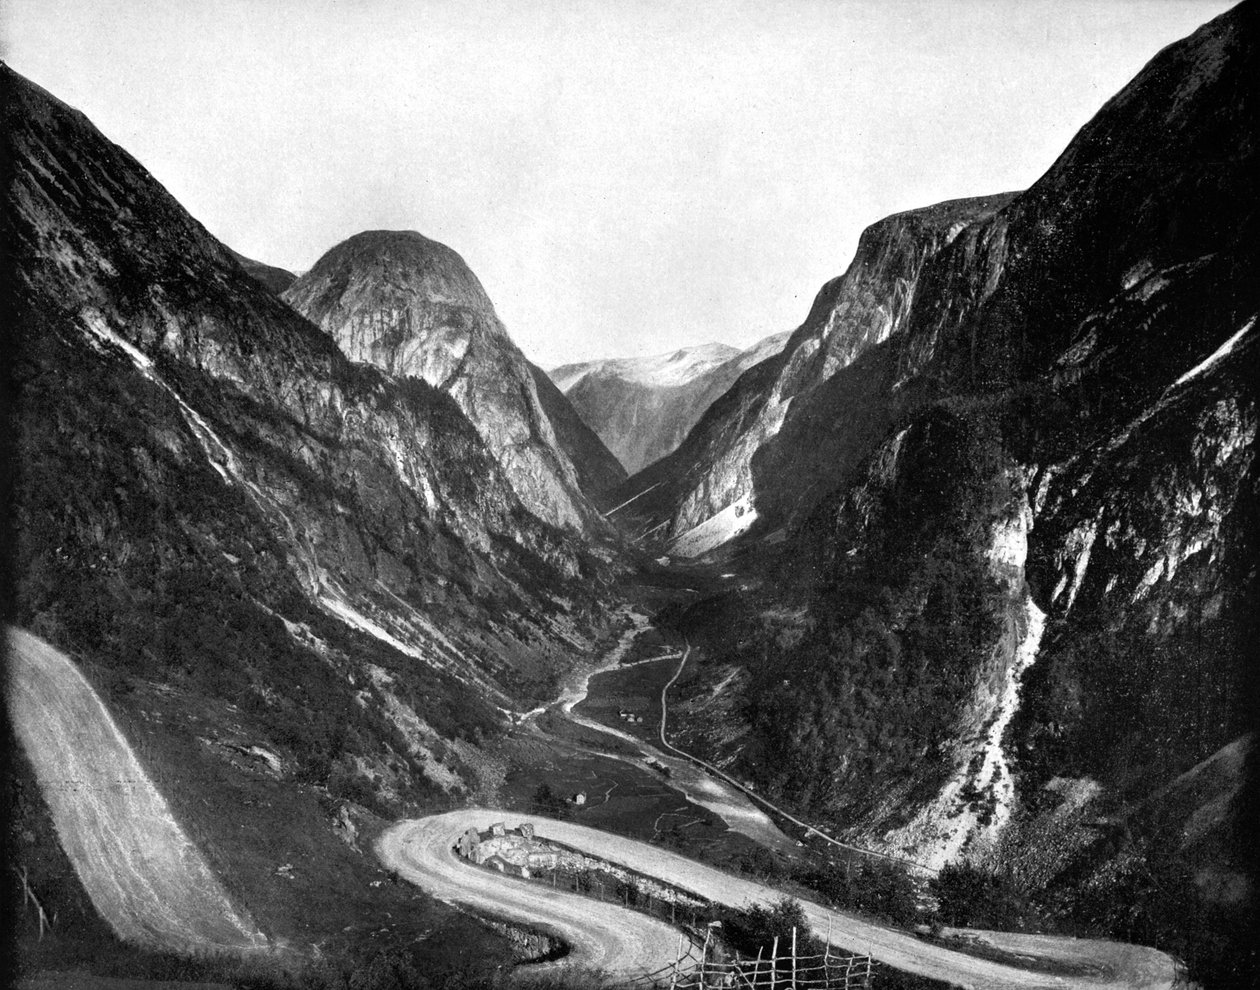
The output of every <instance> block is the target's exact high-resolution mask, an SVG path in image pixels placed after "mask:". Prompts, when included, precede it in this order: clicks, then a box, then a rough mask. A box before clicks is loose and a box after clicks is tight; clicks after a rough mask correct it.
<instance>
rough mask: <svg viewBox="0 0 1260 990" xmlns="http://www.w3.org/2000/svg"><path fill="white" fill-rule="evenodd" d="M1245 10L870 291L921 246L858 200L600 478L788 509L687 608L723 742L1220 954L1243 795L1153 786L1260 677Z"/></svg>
mask: <svg viewBox="0 0 1260 990" xmlns="http://www.w3.org/2000/svg"><path fill="white" fill-rule="evenodd" d="M1258 22H1260V8H1258V7H1257V5H1256V4H1254V3H1245V4H1242V5H1240V6H1239V7H1236V8H1235V9H1233V10H1232V11H1230V12H1229V13H1227V14H1225V15H1223V16H1222V17H1220V18H1217V19H1216V20H1214V21H1213V22H1211V23H1209V24H1207V25H1205V26H1204V27H1203V28H1202V29H1200V30H1199V31H1198V32H1196V33H1195V34H1194V35H1192V36H1191V37H1189V38H1187V39H1185V40H1184V41H1182V42H1179V43H1177V44H1175V45H1172V46H1170V47H1169V48H1168V49H1166V50H1165V51H1163V52H1161V53H1160V54H1159V55H1157V56H1156V57H1155V58H1154V59H1153V60H1152V61H1151V62H1150V64H1149V65H1148V66H1147V67H1146V68H1145V69H1144V70H1143V71H1142V73H1141V74H1140V75H1139V76H1137V77H1136V78H1135V79H1134V80H1133V82H1132V83H1131V84H1130V85H1129V86H1127V87H1126V88H1125V89H1124V90H1123V91H1122V92H1121V93H1120V94H1118V95H1117V96H1116V97H1115V98H1114V99H1113V100H1111V101H1110V102H1109V103H1108V104H1107V105H1106V106H1105V107H1103V109H1102V110H1101V111H1100V112H1099V113H1098V115H1097V116H1096V117H1095V118H1094V119H1093V120H1092V121H1091V122H1090V123H1089V124H1088V125H1087V126H1086V127H1085V128H1083V129H1082V131H1081V132H1080V134H1079V135H1078V136H1077V137H1076V138H1075V139H1074V140H1073V142H1072V144H1071V145H1070V146H1069V147H1068V149H1067V150H1066V151H1065V152H1064V153H1063V155H1062V156H1061V157H1060V158H1059V160H1058V161H1057V162H1055V163H1054V165H1053V166H1052V167H1051V168H1050V170H1049V171H1048V172H1047V173H1046V174H1045V175H1044V176H1043V177H1042V178H1041V179H1040V180H1039V181H1038V182H1037V183H1036V184H1035V185H1034V186H1033V187H1032V188H1031V189H1029V190H1028V191H1027V192H1025V193H1022V194H1019V195H1017V196H1015V197H1013V198H1005V200H1002V199H999V200H996V201H990V202H989V203H987V204H984V208H983V209H980V210H974V209H973V210H971V211H970V212H971V216H970V217H969V218H968V217H966V216H961V217H958V218H957V223H955V222H954V221H953V220H949V217H948V214H949V213H950V212H952V211H953V210H955V209H957V206H956V204H945V206H944V207H943V208H938V219H942V218H943V219H946V220H948V222H947V223H946V225H944V226H943V227H942V226H937V227H936V228H935V229H936V230H937V231H939V233H937V234H936V235H934V236H933V237H931V238H930V242H931V248H930V250H927V251H925V252H923V253H922V254H921V255H920V254H919V253H918V252H915V253H914V255H913V257H922V261H921V262H916V263H915V264H912V265H902V264H900V263H899V264H898V265H897V266H896V267H898V268H900V270H901V271H902V272H903V273H907V274H903V275H898V276H895V277H888V275H889V273H890V272H891V271H892V270H893V266H885V267H883V273H884V274H883V275H881V276H880V277H879V278H877V279H875V280H873V281H872V282H870V283H869V284H870V286H871V293H870V295H869V296H868V297H866V303H867V304H863V303H862V298H861V294H860V293H858V292H857V291H856V285H855V283H856V281H857V278H858V276H860V275H861V273H863V272H866V271H870V272H871V273H872V274H875V275H879V274H880V268H881V266H879V265H873V264H871V259H872V257H878V258H888V259H895V258H899V259H906V258H907V257H910V255H907V254H906V253H904V252H898V251H893V252H891V253H888V252H887V251H886V250H885V249H884V248H882V247H877V244H892V243H895V242H896V240H897V239H896V238H895V237H893V236H890V233H892V232H895V231H896V229H897V228H898V227H899V226H901V225H904V224H905V223H906V221H907V217H906V216H905V215H903V216H902V217H899V218H890V220H889V221H885V222H884V224H881V225H876V227H875V228H872V230H871V231H868V235H867V237H866V238H865V239H864V247H863V248H860V249H859V257H858V261H857V263H855V267H854V268H853V269H851V270H850V272H849V273H848V274H847V275H846V276H845V279H844V280H843V281H842V282H841V283H840V284H838V285H835V286H829V287H828V288H827V289H824V292H823V294H822V295H820V299H819V302H818V303H817V304H816V305H815V313H814V314H812V315H811V319H810V320H809V321H807V324H806V326H805V328H803V330H802V331H798V337H797V338H794V342H795V344H796V346H793V345H791V344H790V345H789V347H788V348H787V349H786V351H785V355H784V357H783V358H782V359H781V360H780V361H777V362H769V363H768V365H763V366H761V367H760V368H756V369H753V370H752V371H750V372H748V373H746V375H745V376H744V377H743V378H742V379H741V380H740V382H738V383H737V384H736V386H735V387H734V388H733V389H732V390H731V391H730V392H728V393H727V395H726V396H724V397H723V398H722V399H721V400H719V401H718V402H717V403H716V404H715V405H714V406H713V407H712V408H711V409H710V412H709V414H708V415H707V416H706V417H705V419H704V420H703V421H702V422H701V423H700V424H699V426H698V427H697V428H696V430H694V431H693V433H692V435H691V436H690V437H689V438H688V440H687V442H686V443H685V444H684V445H683V447H682V448H680V450H679V451H678V452H677V453H676V454H675V455H674V456H673V457H671V458H669V459H667V461H665V462H662V464H660V465H657V466H656V468H655V469H652V470H649V471H646V472H644V473H643V474H641V475H639V476H637V477H636V478H633V479H631V481H630V482H628V483H627V485H626V486H624V488H623V491H625V492H626V494H627V497H628V496H629V495H630V494H633V493H634V492H636V491H642V490H644V489H646V488H648V487H649V486H651V485H652V484H658V485H659V487H658V488H656V489H653V490H652V491H651V492H650V493H649V494H647V495H645V496H644V497H643V498H642V499H640V500H639V501H637V502H635V503H632V504H631V505H630V506H628V507H627V508H626V510H624V511H625V513H626V514H627V515H628V516H631V517H633V516H634V515H635V514H636V513H637V514H638V516H639V518H638V519H637V520H636V522H637V525H638V526H639V527H640V528H648V527H651V526H654V525H664V526H665V527H666V528H672V530H673V532H674V533H675V534H684V535H685V533H686V532H687V531H688V530H689V529H690V528H692V527H694V526H696V524H697V523H702V522H704V521H705V520H706V519H709V518H711V517H712V516H713V514H714V513H716V512H718V510H719V509H721V508H722V507H723V506H728V505H731V504H733V500H736V499H737V498H739V497H742V498H743V499H744V502H743V504H744V505H745V506H747V508H746V511H745V512H744V517H745V525H746V522H747V520H746V517H747V516H748V515H749V514H750V513H755V514H756V516H755V518H757V519H758V520H759V521H758V522H757V524H756V525H757V526H759V527H760V528H761V530H760V531H761V532H763V533H764V532H765V530H776V531H781V532H782V536H783V542H782V543H779V544H776V543H775V542H774V541H770V540H760V539H758V530H757V529H756V528H754V529H753V531H752V533H751V534H750V536H749V538H748V539H747V540H746V541H745V544H744V545H745V547H746V549H747V553H746V554H744V556H743V559H744V560H745V561H746V562H747V563H746V566H748V567H752V568H756V567H757V566H759V565H758V563H757V558H760V560H761V564H760V566H762V567H765V566H767V564H766V562H767V561H768V560H769V558H770V557H771V555H778V558H777V559H778V560H779V561H780V563H779V564H778V566H776V567H773V568H772V569H771V576H772V578H773V581H770V582H767V583H766V585H765V587H767V588H771V589H773V590H771V591H763V592H761V593H760V597H759V598H758V599H756V600H752V601H749V600H747V599H745V600H742V601H741V600H740V598H739V596H738V595H735V594H732V595H731V596H729V597H728V599H727V600H725V601H716V602H711V603H708V604H707V605H706V606H705V607H704V608H703V609H697V610H696V612H695V619H696V621H697V622H698V621H699V620H700V619H701V618H703V617H704V616H705V615H708V616H718V617H719V618H718V619H714V620H712V621H711V627H712V628H713V629H714V630H717V631H718V632H721V633H722V639H721V640H719V639H718V638H717V633H716V632H715V633H714V634H713V635H714V639H713V640H712V643H713V649H714V652H715V653H718V654H719V655H720V656H721V658H722V659H723V660H724V661H725V663H726V664H727V665H730V664H733V665H735V666H736V667H742V668H744V673H743V674H742V675H740V677H739V678H737V681H739V682H742V683H743V685H744V687H743V689H742V697H741V699H738V700H736V701H731V702H730V703H729V705H728V711H729V712H730V713H731V714H730V718H729V719H728V724H727V725H726V726H724V728H723V738H724V740H725V742H724V743H723V748H722V751H721V753H720V756H721V757H722V758H724V759H727V760H734V761H736V763H737V765H738V767H739V772H742V773H747V774H748V775H749V776H750V777H752V778H753V779H755V780H757V781H758V782H759V783H760V785H761V786H763V787H765V788H767V789H768V790H769V791H770V792H771V793H773V794H776V795H779V796H780V797H781V798H782V799H784V800H788V801H789V802H791V803H793V804H795V805H796V806H798V807H800V808H803V809H806V810H807V811H808V812H809V813H812V814H815V815H818V816H820V817H823V818H828V819H831V820H833V821H835V822H837V823H838V824H841V825H842V826H843V827H844V828H845V829H846V830H847V832H848V834H849V836H850V837H851V838H853V839H855V840H857V841H860V842H866V843H870V844H875V845H878V846H881V847H883V848H886V849H888V850H890V851H896V852H899V853H902V854H907V855H911V856H914V857H917V858H920V859H924V860H927V861H929V862H931V863H933V864H934V865H939V864H941V863H943V862H945V861H948V860H951V859H955V858H958V857H960V856H969V857H972V858H975V859H978V860H980V861H983V862H999V863H1003V864H1005V865H1006V867H1007V868H1008V869H1010V870H1013V871H1015V874H1014V875H1015V876H1016V879H1017V880H1019V882H1021V883H1025V884H1027V889H1029V890H1031V891H1033V892H1034V893H1033V894H1032V895H1030V896H1035V897H1037V898H1041V899H1042V900H1043V901H1044V902H1045V904H1046V906H1047V909H1048V910H1052V911H1054V912H1057V913H1059V914H1061V915H1062V916H1064V917H1066V918H1069V919H1070V920H1071V923H1072V924H1088V925H1089V926H1091V928H1092V930H1095V931H1097V930H1098V928H1099V927H1102V928H1103V929H1105V930H1110V931H1112V932H1113V933H1116V932H1117V931H1124V930H1126V926H1127V928H1128V930H1129V932H1130V934H1132V932H1133V931H1134V930H1135V926H1136V930H1138V931H1149V932H1151V933H1152V934H1151V935H1149V936H1144V937H1149V938H1151V939H1154V940H1155V941H1156V943H1157V944H1163V945H1164V946H1166V947H1173V951H1177V952H1178V953H1179V954H1186V955H1189V956H1191V957H1193V958H1194V959H1195V960H1197V965H1200V966H1202V967H1204V968H1205V970H1206V971H1210V972H1216V973H1217V975H1218V976H1220V978H1221V979H1222V980H1224V981H1225V982H1226V983H1229V984H1230V985H1250V984H1249V983H1248V982H1247V980H1248V979H1249V978H1250V977H1249V976H1246V975H1239V974H1241V973H1243V972H1244V970H1245V971H1246V972H1247V973H1250V972H1251V970H1249V969H1247V967H1249V966H1251V965H1252V964H1253V963H1254V957H1250V959H1249V961H1246V960H1244V959H1243V956H1244V955H1245V953H1244V951H1243V945H1244V943H1243V941H1242V940H1241V936H1240V934H1239V933H1240V932H1241V931H1245V926H1246V924H1248V923H1249V921H1248V919H1249V918H1251V917H1253V916H1251V915H1248V914H1247V913H1246V911H1245V910H1244V909H1243V908H1242V907H1240V905H1243V906H1245V905H1246V904H1247V903H1248V900H1249V897H1250V894H1251V893H1252V891H1251V888H1250V887H1249V884H1248V881H1247V878H1246V876H1245V875H1243V874H1242V873H1241V872H1240V871H1239V869H1238V864H1239V863H1240V862H1241V861H1242V859H1243V857H1241V856H1240V855H1239V853H1238V851H1237V848H1236V847H1235V848H1234V849H1233V851H1232V852H1229V854H1228V855H1227V854H1226V853H1227V852H1228V850H1225V849H1224V847H1223V845H1222V843H1223V842H1224V840H1222V841H1219V842H1218V841H1213V842H1211V843H1206V844H1204V843H1202V842H1196V841H1195V840H1194V838H1193V836H1194V835H1203V834H1208V833H1211V834H1213V835H1217V836H1234V837H1237V836H1241V835H1245V834H1246V828H1245V827H1244V826H1243V825H1242V824H1241V822H1242V821H1243V819H1241V818H1240V817H1239V816H1240V815H1241V814H1242V812H1243V808H1242V806H1241V805H1240V804H1239V803H1238V801H1237V800H1236V799H1235V798H1233V797H1229V798H1222V799H1220V800H1217V799H1216V798H1215V797H1211V798H1209V799H1206V800H1205V802H1204V803H1203V804H1202V805H1201V806H1194V807H1192V808H1191V810H1190V811H1184V810H1183V811H1182V812H1180V813H1179V814H1180V815H1181V818H1180V819H1178V817H1177V815H1175V814H1169V815H1161V814H1159V813H1158V807H1159V806H1160V804H1161V802H1165V801H1168V800H1171V798H1170V797H1169V796H1168V795H1169V794H1171V793H1173V792H1171V791H1169V792H1163V796H1160V794H1161V788H1162V787H1164V785H1166V784H1168V785H1171V782H1172V778H1174V777H1175V776H1176V775H1177V774H1179V773H1183V772H1187V771H1189V770H1190V768H1191V767H1193V766H1194V765H1195V764H1196V763H1199V762H1200V761H1204V760H1208V759H1209V758H1210V757H1212V755H1213V754H1214V753H1217V752H1218V751H1221V750H1222V748H1223V747H1227V746H1229V745H1231V744H1232V742H1233V741H1234V740H1236V739H1238V737H1240V736H1241V735H1242V734H1243V733H1244V732H1245V731H1246V730H1247V729H1248V727H1249V725H1250V717H1251V705H1250V703H1249V701H1250V699H1251V698H1253V697H1254V675H1253V674H1252V673H1251V671H1252V670H1254V651H1255V643H1256V641H1257V640H1256V628H1255V622H1256V620H1255V614H1256V613H1255V596H1256V592H1257V574H1256V561H1257V559H1260V555H1258V553H1257V549H1258V539H1257V538H1258V533H1257V523H1258V521H1260V520H1258V508H1257V507H1258V506H1260V490H1258V483H1257V465H1256V458H1255V437H1256V428H1257V422H1258V419H1260V414H1258V411H1257V403H1256V399H1257V394H1256V393H1257V387H1256V383H1257V381H1260V344H1258V343H1257V334H1256V319H1257V315H1258V313H1260V281H1258V280H1257V278H1256V272H1257V271H1258V270H1260V257H1258V255H1257V243H1258V241H1257V234H1258V233H1260V231H1258V230H1257V226H1258V223H1257V217H1258V210H1257V207H1258V205H1260V201H1258V197H1257V195H1256V186H1255V184H1254V181H1253V179H1252V177H1253V176H1254V175H1255V174H1256V173H1257V170H1258V169H1257V166H1258V163H1257V161H1256V158H1257V147H1256V143H1257V135H1258V134H1260V126H1258V125H1260V116H1258V113H1260V108H1258V106H1257V93H1256V89H1255V86H1254V80H1255V78H1256V76H1257V71H1258V70H1260V51H1258V48H1260V24H1258ZM929 212H930V211H929ZM910 216H913V214H912V215H910ZM910 270H914V271H915V272H916V273H915V274H914V276H913V278H910V277H909V276H908V273H909V271H910ZM850 300H851V301H852V304H849V303H850ZM837 303H839V305H837ZM833 309H834V310H835V311H836V313H837V319H836V320H835V323H834V327H833V329H832V330H831V334H830V336H829V337H828V336H825V335H824V334H822V333H821V332H820V331H819V330H818V329H817V328H819V327H821V325H823V324H824V323H825V322H827V319H828V317H827V316H824V315H821V314H830V313H831V312H832V311H833ZM801 338H804V339H801ZM807 341H808V343H807ZM846 362H848V363H846ZM829 365H834V369H833V368H832V367H829ZM820 379H821V381H820ZM776 419H777V421H778V423H777V424H776ZM776 425H777V429H776V428H775V427H776ZM776 539H777V537H776ZM710 545H712V544H710ZM750 586H751V585H750ZM750 606H751V607H753V608H756V609H758V610H759V615H757V616H756V617H755V618H753V619H750V620H748V621H746V622H745V623H744V624H743V628H742V630H740V632H741V633H742V641H740V639H741V637H739V636H737V637H736V639H735V641H732V640H731V638H730V636H729V628H724V627H729V624H730V623H729V617H730V616H731V615H732V614H735V615H738V614H739V613H740V612H741V611H743V612H745V613H746V612H747V611H748V610H749V608H750ZM719 673H720V677H719ZM728 676H732V672H731V671H730V669H729V666H726V667H724V668H723V669H722V671H721V672H715V673H714V674H713V683H721V679H720V678H725V677H728ZM709 686H712V685H709ZM701 687H704V685H701ZM698 697H699V696H698ZM741 702H742V707H741ZM1224 790H1225V792H1226V793H1227V794H1229V793H1236V792H1237V788H1234V790H1233V791H1232V792H1231V791H1229V790H1228V789H1224ZM1174 791H1175V788H1174ZM1178 800H1180V799H1178ZM1138 807H1141V808H1143V809H1145V810H1144V811H1142V813H1141V814H1138V813H1137V812H1136V811H1135V809H1136V808H1138ZM1152 809H1155V810H1152ZM1165 819H1171V820H1173V821H1178V820H1180V821H1186V820H1187V819H1191V820H1193V821H1194V822H1195V827H1194V828H1193V829H1190V830H1189V831H1188V832H1187V833H1186V834H1184V835H1183V834H1181V833H1180V831H1179V829H1177V828H1165V827H1163V826H1157V823H1158V822H1160V821H1162V820H1165ZM1229 841H1231V842H1233V841H1236V838H1235V839H1231V840H1229ZM1225 844H1226V845H1227V844H1228V843H1225ZM1205 850H1206V851H1205ZM1212 857H1215V858H1214V859H1213V858H1212ZM1161 890H1165V891H1173V890H1175V891H1176V894H1175V895H1171V896H1166V895H1165V894H1164V893H1161ZM1227 892H1228V899H1226V893H1227ZM1240 892H1241V893H1240ZM1120 902H1123V903H1124V905H1125V907H1124V908H1123V909H1121V908H1119V907H1118V906H1117V905H1118V903H1120ZM1247 951H1250V949H1247ZM1221 974H1224V975H1221ZM1231 981H1232V982H1231Z"/></svg>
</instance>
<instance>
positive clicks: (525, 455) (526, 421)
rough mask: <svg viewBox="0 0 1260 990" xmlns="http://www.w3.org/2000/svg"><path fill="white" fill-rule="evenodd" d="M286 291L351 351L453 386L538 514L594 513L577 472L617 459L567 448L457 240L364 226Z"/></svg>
mask: <svg viewBox="0 0 1260 990" xmlns="http://www.w3.org/2000/svg"><path fill="white" fill-rule="evenodd" d="M283 298H284V299H285V300H286V301H287V302H288V303H289V304H290V305H291V306H292V307H293V308H294V309H295V310H297V311H298V312H299V313H301V314H302V315H304V316H306V317H308V318H309V319H310V320H311V321H312V322H314V323H315V324H317V325H318V326H320V327H322V328H323V329H324V331H325V332H326V333H328V335H329V336H330V337H331V338H332V339H333V340H334V341H335V342H336V343H337V345H338V346H339V347H340V348H341V350H342V351H343V352H344V353H345V354H346V355H347V356H348V357H349V358H350V359H351V360H352V361H356V362H362V363H366V364H371V365H373V366H375V367H377V368H380V369H381V370H382V371H384V372H386V373H387V374H389V375H392V376H394V377H397V378H410V379H415V380H418V381H424V382H427V383H428V384H429V385H431V386H433V387H434V388H437V389H438V390H440V391H441V392H443V393H445V394H447V395H450V396H451V398H453V399H454V400H455V402H456V403H457V404H458V405H459V407H460V409H462V410H463V412H464V414H465V415H466V416H467V417H468V419H469V420H470V421H471V422H472V423H473V425H474V426H475V427H476V428H477V430H478V432H479V433H480V434H481V437H482V439H483V440H484V441H485V443H486V445H487V447H488V448H489V449H490V450H491V451H492V453H493V454H494V456H495V458H496V459H497V460H498V462H499V464H500V466H501V467H502V469H503V471H504V473H505V474H506V476H507V477H508V479H509V481H510V482H511V484H512V486H513V488H514V489H515V490H516V493H517V495H518V496H519V497H520V499H521V501H522V502H523V503H524V504H525V505H526V506H527V507H528V508H529V509H530V511H532V512H534V513H535V514H537V515H538V516H539V518H541V519H544V520H546V521H547V522H549V523H551V524H553V525H557V526H564V527H568V528H570V529H580V528H582V527H584V526H597V525H598V523H599V516H598V514H597V513H596V512H595V510H594V509H593V507H592V506H591V505H590V503H589V502H588V501H587V499H586V497H585V496H584V494H583V492H582V490H581V485H580V482H579V476H585V477H587V478H589V479H592V480H593V481H594V482H595V483H604V482H605V481H606V480H608V479H610V478H611V477H612V475H613V474H615V469H612V467H611V464H609V463H608V461H607V457H606V455H605V454H604V452H603V451H600V450H599V448H598V446H596V445H595V444H594V443H592V442H591V440H590V438H589V437H588V438H584V439H585V440H586V444H585V446H583V445H582V444H580V443H579V444H577V445H576V446H573V447H572V448H571V452H572V453H573V454H574V455H575V456H578V457H580V458H583V459H589V461H590V463H584V464H583V467H582V469H581V470H579V469H578V468H577V467H576V466H575V465H574V463H573V461H572V460H571V458H570V456H569V452H566V451H565V450H563V449H562V447H561V445H560V443H559V442H558V440H557V437H556V429H555V427H554V426H553V425H552V420H551V418H550V417H549V416H548V415H547V412H546V410H545V408H544V406H543V402H542V400H541V399H540V398H539V395H538V388H537V386H536V384H535V379H534V373H533V372H532V371H531V367H530V364H529V362H528V361H526V360H525V357H524V355H523V354H521V352H520V350H519V349H518V348H517V347H516V345H515V344H514V343H513V342H512V340H511V338H510V337H509V336H508V333H507V330H506V329H505V328H504V326H503V324H502V323H501V322H500V321H499V318H498V316H496V315H495V312H494V306H493V305H492V304H491V302H490V299H489V298H488V297H487V295H486V293H485V290H484V289H483V288H482V286H481V283H480V282H479V281H478V279H477V277H476V276H475V275H474V274H473V273H472V271H471V270H470V269H469V268H468V266H467V265H466V264H465V263H464V260H463V258H461V257H460V256H459V255H458V254H457V253H456V252H455V251H453V250H451V249H450V248H449V247H447V246H446V245H444V244H439V243H438V242H437V241H432V240H430V239H428V238H427V237H424V236H422V235H421V234H418V233H416V232H415V231H388V230H373V231H365V232H364V233H361V234H356V235H355V236H354V237H351V238H349V239H347V240H345V241H343V242H342V243H340V244H338V245H336V246H335V247H333V248H332V249H330V250H329V251H328V252H327V253H325V254H324V255H323V256H322V257H321V258H320V259H319V260H318V261H317V262H316V263H315V265H314V266H313V267H312V268H311V270H310V271H308V272H307V273H306V274H304V275H303V276H301V277H300V278H299V279H298V280H297V281H296V282H294V283H293V284H292V285H291V286H289V288H288V289H287V290H286V291H285V292H284V295H283ZM552 404H553V405H558V406H562V404H563V401H562V400H561V402H556V401H555V400H554V397H553V401H552ZM566 435H568V436H573V435H574V431H573V429H572V428H571V427H566ZM610 471H611V472H612V473H611V474H610Z"/></svg>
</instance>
